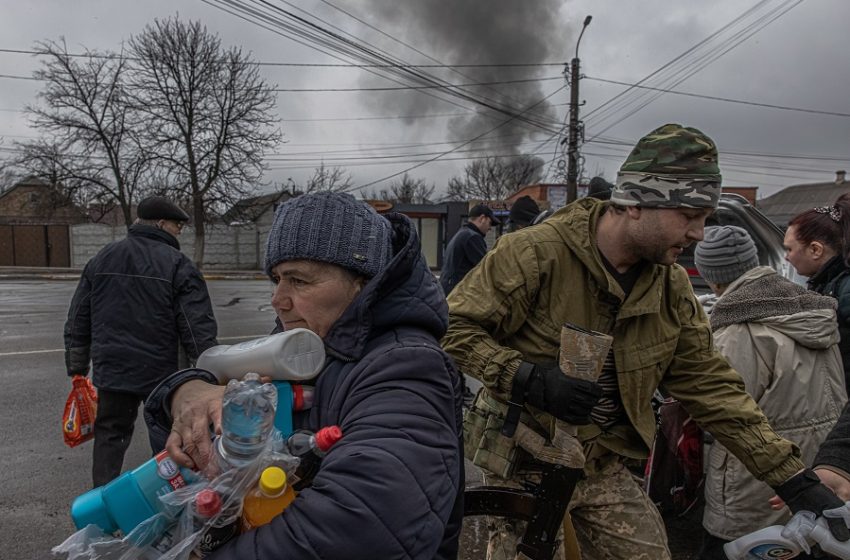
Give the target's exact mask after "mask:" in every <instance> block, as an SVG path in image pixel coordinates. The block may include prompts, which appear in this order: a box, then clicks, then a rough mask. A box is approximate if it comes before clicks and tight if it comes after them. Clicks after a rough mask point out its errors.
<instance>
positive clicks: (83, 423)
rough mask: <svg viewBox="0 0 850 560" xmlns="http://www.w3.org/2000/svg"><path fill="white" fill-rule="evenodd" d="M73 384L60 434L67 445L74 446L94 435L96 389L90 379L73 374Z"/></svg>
mask: <svg viewBox="0 0 850 560" xmlns="http://www.w3.org/2000/svg"><path fill="white" fill-rule="evenodd" d="M73 384H74V386H73V387H71V393H70V394H69V395H68V400H67V401H65V415H64V416H63V417H62V435H63V436H65V445H67V446H68V447H76V446H78V445H80V444H81V443H83V442H86V441H88V440H90V439H91V438H93V437H94V418H95V416H96V415H97V391H96V390H95V388H94V385H92V382H91V379H89V378H88V377H85V376H83V375H75V376H74V377H73Z"/></svg>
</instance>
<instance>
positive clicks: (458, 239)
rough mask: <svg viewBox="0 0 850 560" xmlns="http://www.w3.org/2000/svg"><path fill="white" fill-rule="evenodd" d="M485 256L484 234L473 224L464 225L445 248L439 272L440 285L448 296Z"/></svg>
mask: <svg viewBox="0 0 850 560" xmlns="http://www.w3.org/2000/svg"><path fill="white" fill-rule="evenodd" d="M485 254H487V243H486V242H485V241H484V234H483V233H481V230H480V229H478V228H477V227H475V225H474V224H464V226H463V227H462V228H460V229H459V230H458V232H457V233H456V234H455V236H454V237H452V239H451V241H449V244H448V246H447V247H446V253H445V256H444V258H443V269H442V271H440V285H441V286H442V287H443V292H445V294H446V295H447V296H448V295H449V292H451V291H452V290H453V289H454V287H455V286H456V285H457V284H458V282H460V281H461V280H463V277H464V276H466V273H467V272H469V271H470V270H472V269H473V268H475V265H477V264H478V263H479V262H480V261H481V259H483V258H484V255H485Z"/></svg>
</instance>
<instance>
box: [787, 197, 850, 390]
mask: <svg viewBox="0 0 850 560" xmlns="http://www.w3.org/2000/svg"><path fill="white" fill-rule="evenodd" d="M783 244H784V246H785V260H787V261H788V262H789V263H791V266H793V267H794V268H795V269H796V270H797V272H798V273H799V274H800V275H801V276H807V277H808V278H809V281H808V287H809V289H810V290H814V291H816V292H818V293H819V294H823V295H826V296H831V297H834V298H835V299H836V300H838V332H839V333H840V335H841V342H840V343H839V348H841V357H842V360H843V362H844V382H845V385H847V386H850V275H848V271H849V270H850V265H849V264H848V263H850V193H849V194H843V195H841V196H840V197H838V200H836V201H835V204H834V205H832V206H820V207H818V208H811V209H809V210H806V211H804V212H801V213H800V214H797V215H796V216H794V217H793V218H792V219H791V221H790V222H788V229H787V230H786V232H785V241H784V242H783Z"/></svg>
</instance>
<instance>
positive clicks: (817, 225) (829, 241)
mask: <svg viewBox="0 0 850 560" xmlns="http://www.w3.org/2000/svg"><path fill="white" fill-rule="evenodd" d="M791 226H794V227H795V228H796V230H797V231H796V232H795V234H796V237H797V240H798V241H800V242H801V243H806V244H808V243H811V242H813V241H819V242H820V243H823V244H824V245H826V246H827V247H829V248H830V249H832V250H833V251H835V252H836V253H838V254H840V255H841V257H842V258H843V259H844V264H845V265H848V266H850V193H844V194H842V195H841V196H839V197H838V199H837V200H836V201H835V204H834V205H832V206H820V207H817V208H810V209H808V210H804V211H803V212H800V213H799V214H797V215H796V216H794V217H793V218H791V221H789V222H788V227H791Z"/></svg>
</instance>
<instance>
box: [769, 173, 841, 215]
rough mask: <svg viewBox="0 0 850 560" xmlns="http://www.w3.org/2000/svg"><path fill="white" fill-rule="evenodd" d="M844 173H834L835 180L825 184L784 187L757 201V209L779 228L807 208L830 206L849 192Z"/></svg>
mask: <svg viewBox="0 0 850 560" xmlns="http://www.w3.org/2000/svg"><path fill="white" fill-rule="evenodd" d="M845 175H846V174H845V172H844V171H843V170H839V171H836V172H835V179H834V180H833V181H829V182H825V183H805V184H801V185H792V186H790V187H786V188H784V189H782V190H781V191H779V192H778V193H776V194H773V195H771V196H768V197H765V198H762V199H761V200H759V201H758V207H759V209H760V210H761V211H762V212H763V213H764V214H765V215H767V217H768V218H770V219H771V220H772V221H773V222H774V223H775V224H776V225H778V226H779V227H781V228H785V227H787V226H788V222H789V221H790V220H791V218H793V217H794V216H796V215H797V214H799V213H800V212H802V211H803V210H808V209H809V208H814V207H816V206H830V205H832V203H833V202H835V200H836V199H837V198H838V197H839V196H841V195H842V194H844V193H847V192H850V182H847V180H846V177H845Z"/></svg>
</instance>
